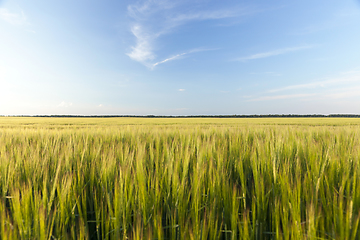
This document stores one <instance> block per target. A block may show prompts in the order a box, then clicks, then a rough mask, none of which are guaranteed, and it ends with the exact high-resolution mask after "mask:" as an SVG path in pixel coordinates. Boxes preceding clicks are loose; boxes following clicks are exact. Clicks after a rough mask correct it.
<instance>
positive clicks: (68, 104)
mask: <svg viewBox="0 0 360 240" xmlns="http://www.w3.org/2000/svg"><path fill="white" fill-rule="evenodd" d="M72 105H73V103H72V102H65V101H62V102H61V103H60V104H58V105H57V107H60V108H67V107H71V106H72Z"/></svg>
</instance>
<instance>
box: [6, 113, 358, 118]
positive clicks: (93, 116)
mask: <svg viewBox="0 0 360 240" xmlns="http://www.w3.org/2000/svg"><path fill="white" fill-rule="evenodd" d="M0 117H51V118H121V117H123V118H124V117H132V118H359V117H360V115H357V114H328V115H323V114H304V115H303V114H265V115H264V114H259V115H258V114H253V115H237V114H234V115H187V116H176V115H175V116H173V115H34V116H32V115H0Z"/></svg>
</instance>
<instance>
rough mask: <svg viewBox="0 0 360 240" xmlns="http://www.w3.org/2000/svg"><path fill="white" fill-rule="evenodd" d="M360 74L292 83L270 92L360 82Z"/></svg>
mask: <svg viewBox="0 0 360 240" xmlns="http://www.w3.org/2000/svg"><path fill="white" fill-rule="evenodd" d="M359 81H360V75H359V74H358V75H353V76H345V77H339V78H333V79H328V80H324V81H315V82H310V83H305V84H297V85H290V86H286V87H282V88H277V89H271V90H269V91H268V92H280V91H289V90H300V89H312V88H319V87H322V88H324V87H330V86H336V85H339V84H341V85H344V84H348V83H351V82H359Z"/></svg>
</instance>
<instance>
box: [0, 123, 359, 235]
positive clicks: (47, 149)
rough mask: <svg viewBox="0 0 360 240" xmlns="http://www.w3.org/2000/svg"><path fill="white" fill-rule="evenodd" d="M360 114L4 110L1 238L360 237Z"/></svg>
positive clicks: (0, 142) (0, 164) (0, 127)
mask: <svg viewBox="0 0 360 240" xmlns="http://www.w3.org/2000/svg"><path fill="white" fill-rule="evenodd" d="M359 149H360V120H357V119H323V118H321V119H320V118H319V119H298V118H297V119H162V118H161V119H140V118H109V119H77V118H76V119H75V118H67V119H65V118H64V119H62V118H61V119H52V118H5V117H3V118H0V194H1V195H0V239H359V238H360V233H359V230H358V229H359V219H360V152H359Z"/></svg>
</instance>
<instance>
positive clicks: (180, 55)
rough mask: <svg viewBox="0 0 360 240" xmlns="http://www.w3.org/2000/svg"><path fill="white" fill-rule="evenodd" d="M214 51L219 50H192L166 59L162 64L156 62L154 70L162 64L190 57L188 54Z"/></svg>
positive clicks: (153, 65)
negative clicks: (185, 56) (186, 56)
mask: <svg viewBox="0 0 360 240" xmlns="http://www.w3.org/2000/svg"><path fill="white" fill-rule="evenodd" d="M213 50H217V49H201V48H198V49H192V50H190V51H187V52H184V53H180V54H176V55H175V56H172V57H169V58H166V59H165V60H162V61H160V62H156V63H154V64H152V68H154V67H156V66H158V65H160V64H163V63H166V62H169V61H172V60H176V59H179V58H181V57H182V56H184V55H188V54H191V53H196V52H204V51H213Z"/></svg>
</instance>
